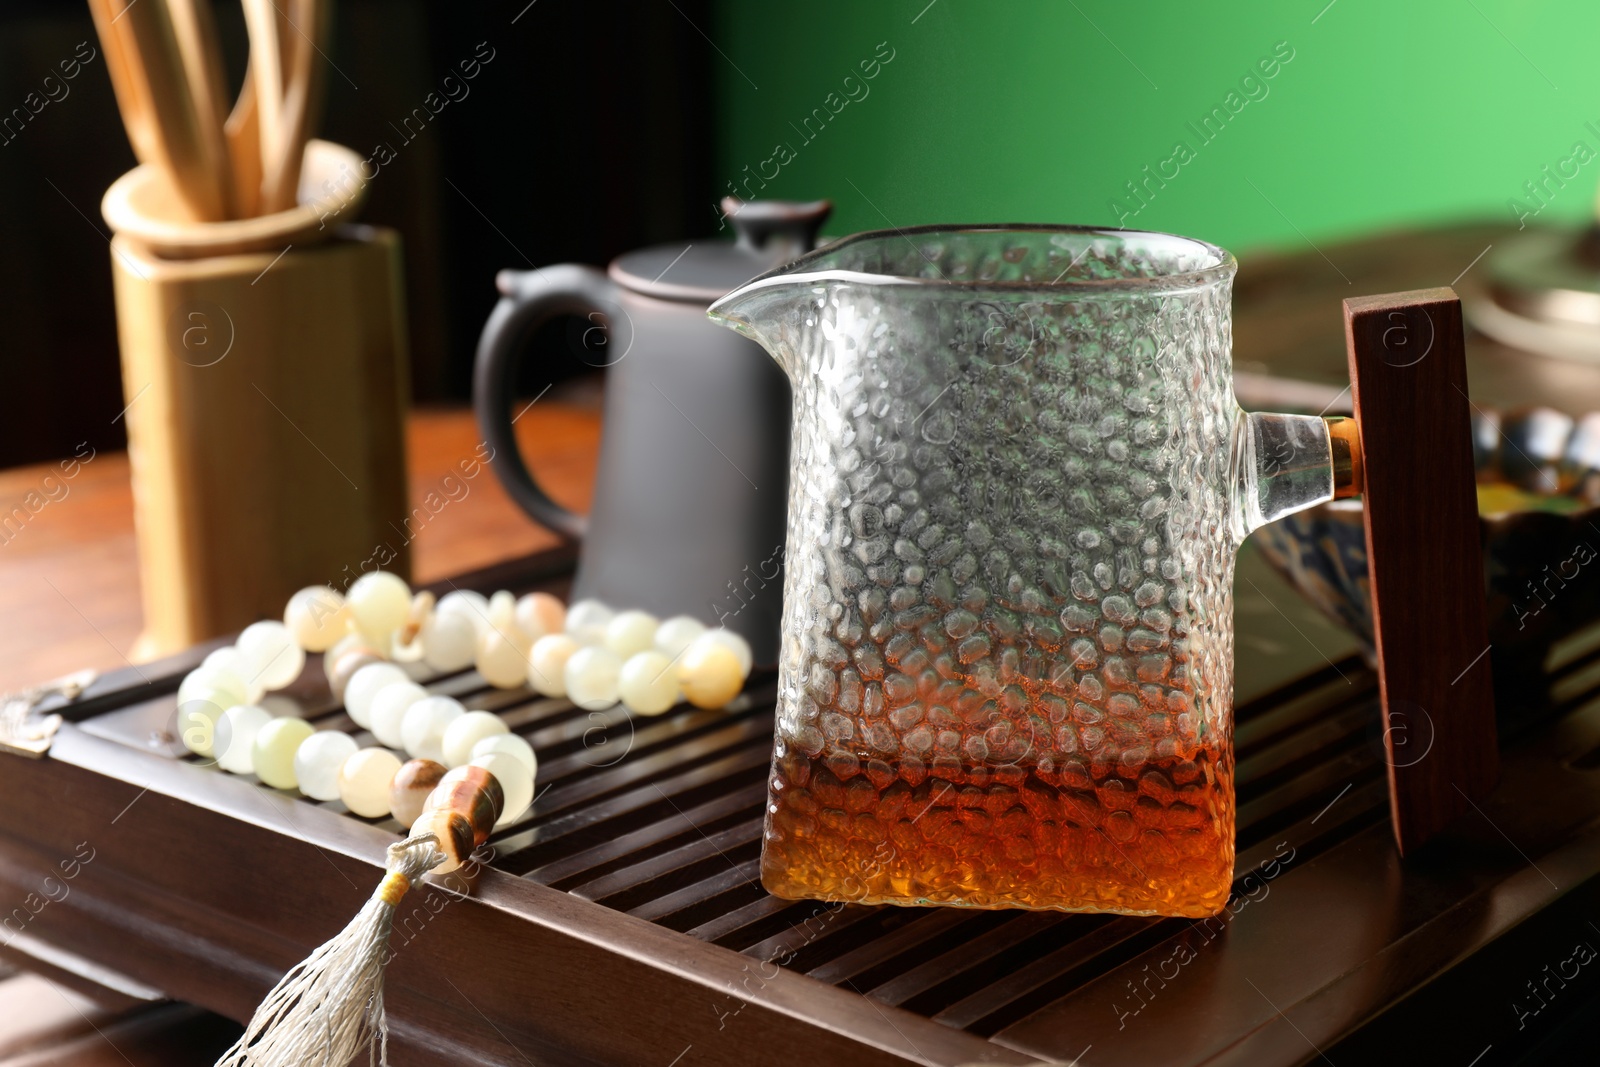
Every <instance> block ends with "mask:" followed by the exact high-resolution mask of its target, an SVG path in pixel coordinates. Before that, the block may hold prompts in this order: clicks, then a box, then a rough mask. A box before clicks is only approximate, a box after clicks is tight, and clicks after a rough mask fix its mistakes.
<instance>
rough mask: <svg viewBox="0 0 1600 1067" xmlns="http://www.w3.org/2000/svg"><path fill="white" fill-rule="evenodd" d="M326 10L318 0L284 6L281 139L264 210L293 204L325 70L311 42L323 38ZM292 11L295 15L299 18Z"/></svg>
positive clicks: (269, 173) (266, 183) (265, 191)
mask: <svg viewBox="0 0 1600 1067" xmlns="http://www.w3.org/2000/svg"><path fill="white" fill-rule="evenodd" d="M328 12H329V8H328V5H327V4H326V3H324V2H322V0H298V2H295V0H289V6H288V7H287V8H286V9H285V11H284V15H285V20H286V21H287V22H288V24H289V33H288V34H284V35H283V38H282V41H281V42H280V48H281V52H282V55H283V61H284V90H283V111H282V116H281V121H282V128H281V130H280V133H281V135H282V137H283V142H282V144H281V145H280V146H278V148H277V150H276V152H275V153H274V156H273V158H272V166H271V169H270V170H268V171H267V173H266V175H265V176H264V178H263V188H262V200H263V202H264V204H265V210H268V211H282V210H284V209H287V208H290V207H293V206H294V203H295V199H296V196H297V193H298V191H299V184H300V166H301V162H302V159H303V156H304V154H305V145H306V139H307V138H308V137H310V136H311V133H312V126H313V125H314V123H315V121H316V116H317V113H318V112H319V111H320V110H321V107H322V92H323V84H324V79H325V76H324V72H323V64H322V63H320V62H318V59H319V58H320V57H319V56H318V55H317V51H316V46H315V42H316V41H317V40H325V39H326V38H327V25H326V23H327V18H328ZM295 15H298V16H299V19H298V21H297V20H296V19H295V17H294V16H295Z"/></svg>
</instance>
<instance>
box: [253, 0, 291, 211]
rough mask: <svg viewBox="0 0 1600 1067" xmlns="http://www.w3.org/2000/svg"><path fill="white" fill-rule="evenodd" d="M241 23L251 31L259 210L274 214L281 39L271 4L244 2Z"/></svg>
mask: <svg viewBox="0 0 1600 1067" xmlns="http://www.w3.org/2000/svg"><path fill="white" fill-rule="evenodd" d="M244 21H245V26H246V27H247V28H248V29H249V31H250V78H251V80H252V81H253V82H254V90H255V102H256V123H257V125H258V127H259V131H260V155H261V175H262V177H261V203H260V210H261V211H263V212H268V213H270V212H272V211H274V210H277V208H276V207H275V204H276V203H277V201H276V200H275V199H274V198H273V197H269V196H268V188H269V183H273V182H274V181H275V179H274V174H275V173H276V170H277V165H278V164H277V160H278V159H279V157H280V156H281V154H282V153H283V151H284V147H283V146H284V136H285V130H284V114H283V78H284V71H283V38H282V34H281V27H280V26H279V16H278V10H277V7H276V5H275V4H274V2H273V0H244ZM274 191H275V186H274Z"/></svg>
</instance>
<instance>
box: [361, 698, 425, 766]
mask: <svg viewBox="0 0 1600 1067" xmlns="http://www.w3.org/2000/svg"><path fill="white" fill-rule="evenodd" d="M427 698H428V691H427V690H426V689H424V688H422V686H420V685H418V684H417V683H416V682H394V683H393V684H391V685H386V686H384V687H383V688H382V689H380V690H378V692H377V693H376V694H375V695H374V696H373V698H372V701H371V703H370V704H369V705H368V707H367V718H369V719H371V720H372V721H371V722H370V723H369V724H368V726H367V729H369V730H371V731H372V736H374V737H376V738H377V739H378V743H379V744H381V745H386V746H388V747H389V748H399V749H404V748H405V747H406V740H405V736H404V735H403V734H402V733H401V732H400V727H401V724H403V723H404V722H405V719H406V712H407V711H408V710H409V709H410V708H411V705H413V704H415V703H416V702H417V701H419V700H426V699H427Z"/></svg>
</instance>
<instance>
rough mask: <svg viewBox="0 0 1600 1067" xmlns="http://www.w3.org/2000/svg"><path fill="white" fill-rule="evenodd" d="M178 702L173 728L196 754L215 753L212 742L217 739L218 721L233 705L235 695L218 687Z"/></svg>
mask: <svg viewBox="0 0 1600 1067" xmlns="http://www.w3.org/2000/svg"><path fill="white" fill-rule="evenodd" d="M195 692H196V694H197V695H195V696H191V697H190V698H189V699H188V700H185V701H183V702H182V703H180V704H179V705H178V714H177V718H176V720H175V721H174V722H173V730H174V732H176V733H177V735H178V740H179V741H181V742H183V747H184V748H186V749H188V750H189V751H190V752H193V753H194V754H195V755H196V756H206V757H210V756H213V755H215V753H214V752H213V750H212V747H211V743H212V741H213V740H215V738H216V732H217V722H218V721H219V720H220V719H221V718H222V713H223V712H224V711H226V710H227V709H228V708H230V707H232V706H233V695H232V694H231V693H224V692H222V691H221V690H218V689H201V690H196V691H195Z"/></svg>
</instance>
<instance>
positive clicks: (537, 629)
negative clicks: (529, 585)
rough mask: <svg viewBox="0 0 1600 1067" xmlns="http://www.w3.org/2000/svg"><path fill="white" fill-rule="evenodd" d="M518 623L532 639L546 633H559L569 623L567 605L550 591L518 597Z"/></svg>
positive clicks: (535, 639) (536, 638)
mask: <svg viewBox="0 0 1600 1067" xmlns="http://www.w3.org/2000/svg"><path fill="white" fill-rule="evenodd" d="M516 620H517V625H518V626H520V627H522V632H523V633H525V634H527V635H528V637H529V639H530V640H534V641H537V640H538V639H539V638H541V637H543V636H544V635H545V634H558V633H561V632H562V630H564V629H565V628H566V625H567V606H566V605H565V604H563V603H561V599H560V598H559V597H553V596H551V595H550V594H549V593H529V594H528V595H527V596H524V597H519V598H518V599H517V609H516Z"/></svg>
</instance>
